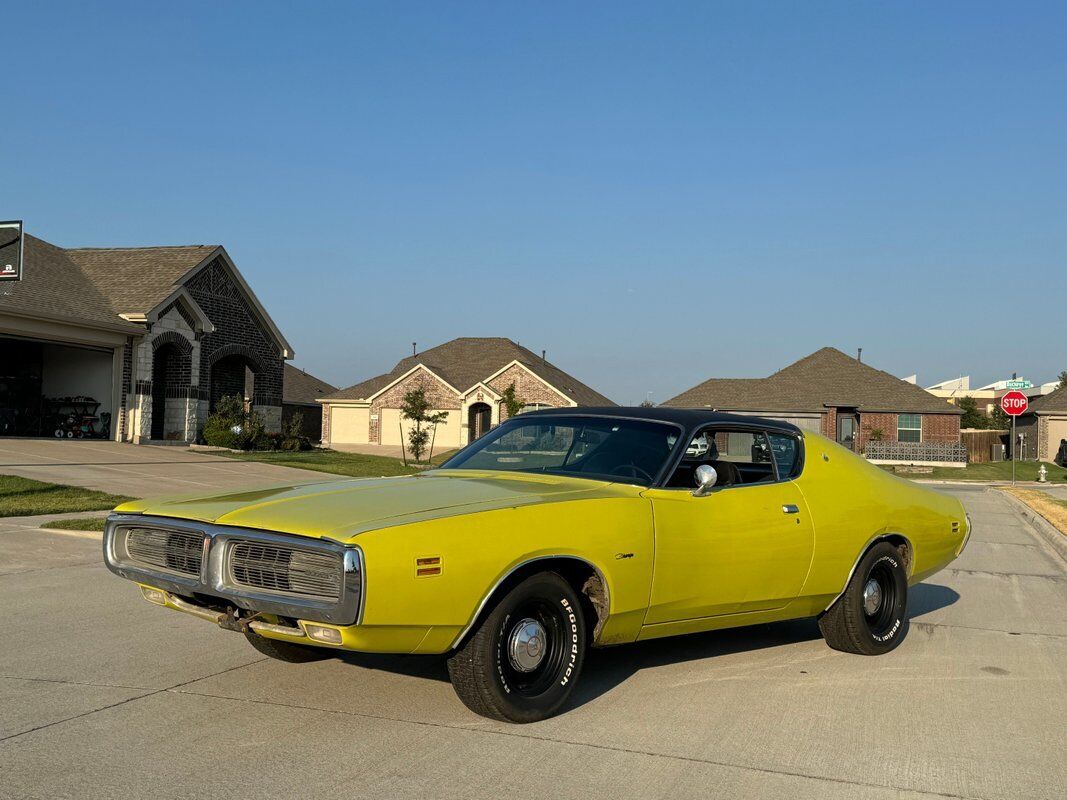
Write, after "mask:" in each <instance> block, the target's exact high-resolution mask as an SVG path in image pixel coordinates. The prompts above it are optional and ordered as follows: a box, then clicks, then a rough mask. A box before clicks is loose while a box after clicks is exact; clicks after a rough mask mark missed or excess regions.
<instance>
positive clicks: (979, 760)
mask: <svg viewBox="0 0 1067 800" xmlns="http://www.w3.org/2000/svg"><path fill="white" fill-rule="evenodd" d="M942 490H944V491H948V492H950V493H953V494H956V495H958V496H959V497H960V498H962V499H963V501H964V503H965V504H966V505H967V508H968V510H969V512H970V514H971V517H972V520H973V522H974V525H975V530H974V534H973V537H972V541H971V543H970V545H969V546H968V549H967V550H966V552H965V553H964V555H963V557H962V558H961V559H959V560H958V561H957V562H955V563H954V564H953V565H952V568H951V569H948V570H945V571H943V572H942V573H940V574H938V575H936V576H934V577H933V578H931V579H929V580H928V581H927V582H926V583H924V584H922V585H920V586H918V587H916V588H915V589H914V590H913V591H912V594H911V616H912V622H911V628H910V631H909V635H908V637H907V639H906V640H905V641H904V643H903V644H902V645H901V646H900V647H899V648H898V649H897V650H896V651H894V652H893V653H891V654H889V655H887V656H883V657H877V658H864V657H861V656H853V655H846V654H843V653H838V652H835V651H832V650H830V649H829V648H827V647H826V646H825V645H824V644H823V642H822V640H821V639H820V638H819V636H818V630H817V628H816V626H815V624H814V623H813V622H811V621H802V622H794V623H786V624H778V625H770V626H762V627H759V628H754V629H746V630H740V631H733V632H723V633H714V634H704V635H698V636H691V637H685V638H678V639H673V640H664V641H659V642H651V643H646V644H641V645H632V646H625V647H620V648H615V649H611V650H604V651H596V652H594V653H593V655H592V656H591V657H590V658H589V660H588V663H587V665H586V668H585V672H584V675H583V677H582V682H581V684H580V685H579V687H578V691H577V697H576V698H575V701H574V702H573V703H572V705H571V707H570V708H569V709H568V710H567V711H566V713H564V714H563V715H561V716H559V717H557V718H555V719H552V720H548V721H546V722H542V723H537V724H534V725H527V726H511V725H505V724H501V723H495V722H490V721H487V720H484V719H482V718H480V717H476V716H474V715H472V714H471V713H470V712H468V711H467V710H466V709H465V708H464V707H463V706H462V705H461V704H460V702H459V700H458V699H457V698H456V697H455V695H454V693H453V691H452V689H451V687H450V686H449V684H448V682H447V676H446V673H445V668H444V663H443V661H442V660H441V659H438V658H424V657H368V656H358V655H346V656H344V657H343V658H337V659H332V660H329V661H325V662H318V663H313V664H303V665H296V664H283V663H279V662H274V661H269V660H266V659H264V658H263V657H261V656H260V655H259V654H258V653H257V652H256V651H254V650H253V649H252V648H251V647H250V646H249V645H248V644H247V643H246V642H245V641H244V639H243V638H242V637H240V636H239V635H237V634H234V633H229V632H226V631H223V630H220V629H217V628H214V627H212V626H211V625H209V624H207V623H204V622H201V621H199V620H196V619H193V618H191V617H187V616H184V615H181V614H178V613H174V612H169V611H165V610H163V609H159V608H156V607H154V606H151V605H149V604H148V603H146V602H144V601H143V600H142V599H141V598H140V595H139V593H138V591H137V589H136V587H134V586H133V585H132V584H130V583H127V582H125V581H122V580H120V579H118V578H116V577H114V576H113V575H111V574H110V573H109V572H108V571H107V570H106V569H105V568H104V567H103V565H102V564H101V558H100V541H99V537H95V536H86V535H67V534H62V533H59V532H48V531H43V530H37V529H35V528H33V527H32V524H33V523H32V522H31V521H26V520H22V521H18V520H3V519H0V608H2V609H3V610H4V614H3V626H4V633H3V644H2V645H0V797H3V798H5V799H6V798H67V797H70V798H122V797H129V798H139V797H148V796H152V797H154V798H205V797H224V798H265V797H273V798H279V797H298V796H299V797H330V798H337V797H346V798H391V797H398V798H399V797H421V798H463V800H470V799H471V798H503V797H524V798H539V797H546V798H549V797H550V798H582V800H588V799H589V798H597V797H610V798H612V800H622V799H623V798H658V797H668V798H689V797H693V798H697V797H699V798H709V797H725V798H741V797H746V798H747V797H753V798H769V797H788V798H790V799H791V800H802V799H803V798H818V799H819V800H825V799H827V798H877V799H881V798H894V799H895V800H900V798H927V797H940V798H944V797H949V798H989V799H990V800H992V799H993V798H1005V799H1007V798H1011V799H1012V800H1014V799H1015V798H1023V797H1026V798H1062V797H1064V796H1067V765H1065V759H1064V753H1065V752H1067V734H1065V726H1064V722H1063V721H1064V719H1065V718H1067V692H1065V689H1067V686H1065V682H1067V681H1065V679H1067V571H1065V565H1064V563H1063V562H1062V560H1060V558H1059V557H1058V556H1057V555H1056V554H1055V553H1054V551H1053V550H1052V549H1051V548H1050V547H1049V546H1048V545H1047V544H1046V543H1045V542H1044V540H1043V539H1042V538H1041V536H1040V535H1039V533H1038V532H1037V531H1036V530H1035V529H1033V528H1031V527H1030V524H1029V523H1028V522H1026V521H1025V520H1024V519H1023V518H1022V517H1021V516H1019V514H1018V513H1017V512H1016V511H1015V507H1014V506H1012V505H1009V504H1008V502H1007V501H1006V500H1005V499H1004V498H1003V497H1002V496H1000V495H999V494H998V493H997V492H995V491H987V490H985V489H983V488H977V487H976V488H964V489H961V488H957V487H943V489H942Z"/></svg>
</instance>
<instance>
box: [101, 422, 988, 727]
mask: <svg viewBox="0 0 1067 800" xmlns="http://www.w3.org/2000/svg"><path fill="white" fill-rule="evenodd" d="M969 533H970V525H969V522H968V520H967V517H966V515H965V513H964V510H963V507H962V506H961V505H960V503H959V501H957V500H955V499H953V498H951V497H947V496H945V495H941V494H938V493H935V492H933V491H930V490H928V489H924V488H922V487H920V486H917V485H915V484H913V483H909V482H907V481H904V480H902V479H900V478H897V477H895V476H893V475H890V474H888V473H886V472H884V471H883V470H880V469H878V468H877V467H874V466H871V465H870V464H868V463H867V462H866V461H864V459H862V458H861V457H859V456H856V455H854V454H853V453H851V452H849V451H848V450H845V449H844V448H842V447H839V446H838V445H836V444H834V443H833V442H831V441H829V440H827V439H825V438H823V437H822V436H819V435H817V434H813V433H809V432H805V431H801V430H800V429H798V428H796V427H794V426H793V425H789V424H787V423H784V422H779V421H775V420H767V419H758V418H754V417H743V416H735V415H730V414H719V413H715V412H712V411H705V410H695V409H693V410H691V409H684V410H681V409H662V408H660V409H650V408H610V409H555V410H547V411H537V412H533V413H529V414H523V415H521V416H518V417H515V418H512V419H510V420H508V421H507V422H505V423H504V424H502V425H500V426H499V427H498V428H496V429H494V430H492V431H491V432H489V433H488V434H487V435H485V436H483V437H482V438H481V439H479V440H477V441H476V442H474V443H473V444H471V445H470V446H468V447H467V448H465V449H464V450H462V451H460V452H459V453H457V454H456V455H455V456H454V457H453V458H452V459H451V460H449V461H448V462H446V463H445V464H444V465H443V466H442V467H441V468H439V469H434V470H430V471H427V472H424V473H422V474H420V475H414V476H409V477H402V478H377V479H361V480H355V479H351V480H329V481H326V482H323V483H314V484H307V485H300V486H284V487H274V488H267V489H261V490H245V491H237V492H233V491H231V492H225V493H222V494H214V495H206V496H204V495H201V496H195V497H180V498H167V499H161V500H158V501H152V500H137V501H134V502H131V503H126V504H124V505H122V506H119V507H118V508H117V509H116V510H115V513H113V514H112V515H111V516H110V517H109V518H108V523H107V529H106V532H105V535H104V553H105V558H106V561H107V564H108V566H109V567H110V568H111V570H112V571H113V572H115V573H117V574H118V575H121V576H122V577H124V578H128V579H130V580H132V581H135V582H136V583H137V584H138V585H139V586H140V589H141V592H142V594H143V595H144V597H145V599H146V600H148V601H149V602H152V603H156V604H158V605H161V606H166V607H167V608H171V609H174V610H177V611H182V612H185V613H187V614H192V615H194V616H197V617H201V618H203V619H205V620H208V621H211V622H213V623H215V624H217V625H220V626H222V627H223V628H227V629H230V630H233V631H238V632H240V633H243V634H244V635H245V636H246V637H247V638H248V641H249V642H251V644H252V646H253V647H255V648H256V649H257V650H259V651H260V652H262V653H265V654H267V655H268V656H271V657H274V658H278V659H282V660H284V661H310V660H313V659H316V658H323V657H329V656H330V650H331V649H343V650H358V651H364V652H378V653H382V652H385V653H427V654H429V653H438V654H442V653H446V654H448V670H449V674H450V675H451V678H452V685H453V686H454V687H455V690H456V693H457V694H458V695H459V697H460V699H461V700H462V701H463V702H464V703H465V704H466V705H467V706H468V707H469V708H470V709H471V710H473V711H475V712H477V713H478V714H483V715H485V716H487V717H492V718H495V719H501V720H509V721H512V722H531V721H534V720H539V719H544V718H545V717H548V716H551V715H553V714H555V713H557V712H558V711H559V710H560V708H561V707H562V706H563V705H564V704H565V703H566V701H567V698H568V696H569V695H570V693H571V691H572V690H573V689H574V685H575V683H577V681H578V679H579V676H580V674H581V671H582V663H583V661H584V658H585V654H586V652H587V650H588V648H590V647H605V646H608V645H619V644H626V643H630V642H634V641H640V640H644V639H653V638H657V637H660V636H674V635H676V634H683V633H693V632H697V631H708V630H714V629H719V628H733V627H738V626H742V625H754V624H758V623H764V622H773V621H776V620H785V619H794V618H798V617H817V618H818V620H819V627H820V629H821V630H822V633H823V636H824V637H825V639H826V642H827V644H829V645H830V647H833V648H835V649H838V650H844V651H846V652H849V653H859V654H863V655H878V654H881V653H887V652H889V651H890V650H892V649H893V648H894V647H896V646H897V645H898V644H899V643H900V641H901V639H903V638H904V635H905V633H906V631H907V594H908V586H909V585H911V584H914V583H916V582H917V581H920V580H922V579H923V578H926V577H927V576H929V575H932V574H933V573H935V572H937V571H938V570H940V569H942V568H943V567H945V566H946V565H947V564H949V563H950V562H951V561H952V560H953V559H954V558H956V557H957V556H958V555H959V554H960V553H961V552H962V550H963V547H964V545H965V544H966V542H967V537H968V534H969Z"/></svg>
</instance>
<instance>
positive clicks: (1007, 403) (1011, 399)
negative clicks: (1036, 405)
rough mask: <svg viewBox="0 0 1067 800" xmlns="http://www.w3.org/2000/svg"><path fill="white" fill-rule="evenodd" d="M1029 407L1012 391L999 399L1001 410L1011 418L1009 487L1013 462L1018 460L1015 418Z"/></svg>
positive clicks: (1021, 396) (1025, 398)
mask: <svg viewBox="0 0 1067 800" xmlns="http://www.w3.org/2000/svg"><path fill="white" fill-rule="evenodd" d="M1029 407H1030V400H1029V399H1028V398H1027V397H1026V395H1025V394H1023V393H1022V392H1020V391H1018V390H1016V389H1013V390H1012V391H1010V392H1005V393H1004V396H1003V397H1001V398H1000V408H1001V410H1002V411H1003V412H1004V413H1005V414H1007V415H1008V416H1009V417H1011V485H1012V486H1014V485H1015V461H1016V459H1017V458H1018V456H1017V452H1018V449H1019V443H1018V441H1016V439H1015V418H1016V417H1017V416H1019V415H1020V414H1025V413H1026V409H1027V408H1029Z"/></svg>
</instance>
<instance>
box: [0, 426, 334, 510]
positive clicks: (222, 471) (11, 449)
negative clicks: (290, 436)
mask: <svg viewBox="0 0 1067 800" xmlns="http://www.w3.org/2000/svg"><path fill="white" fill-rule="evenodd" d="M0 474H4V475H21V476H22V477H24V478H33V479H34V480H39V481H49V482H51V483H62V484H68V485H70V486H82V487H85V488H87V489H97V490H99V491H102V492H110V493H111V494H119V495H128V496H130V497H149V496H152V495H159V494H174V493H179V492H183V493H184V492H197V491H204V492H211V491H217V490H222V489H230V488H237V487H242V486H252V485H257V484H259V485H266V484H281V483H308V482H313V481H323V480H330V477H331V476H330V475H328V474H326V473H324V472H314V471H311V470H304V469H294V468H292V467H281V466H277V465H275V464H261V463H256V462H251V461H237V460H235V459H231V458H223V457H221V456H213V455H208V454H206V453H195V452H191V451H189V450H187V449H185V448H182V447H154V446H148V445H133V444H123V443H119V442H104V441H94V440H87V439H82V440H75V441H70V440H66V439H0Z"/></svg>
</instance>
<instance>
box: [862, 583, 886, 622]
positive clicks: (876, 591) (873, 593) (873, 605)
mask: <svg viewBox="0 0 1067 800" xmlns="http://www.w3.org/2000/svg"><path fill="white" fill-rule="evenodd" d="M881 605H882V587H881V586H880V585H879V584H878V581H876V580H874V579H873V578H872V579H871V580H869V581H867V585H866V586H864V587H863V611H864V613H866V614H867V616H868V617H873V616H874V615H875V613H876V612H877V611H878V609H879V607H880V606H881Z"/></svg>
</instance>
